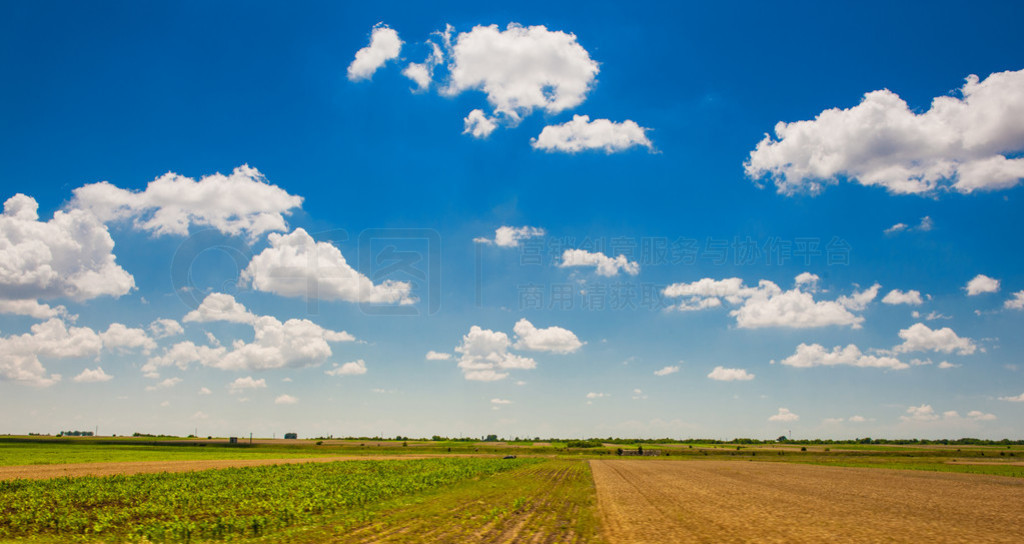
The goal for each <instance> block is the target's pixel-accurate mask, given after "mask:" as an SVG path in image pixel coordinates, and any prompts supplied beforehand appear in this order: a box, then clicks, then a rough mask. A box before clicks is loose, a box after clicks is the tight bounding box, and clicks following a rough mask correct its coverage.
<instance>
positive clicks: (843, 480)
mask: <svg viewBox="0 0 1024 544" xmlns="http://www.w3.org/2000/svg"><path fill="white" fill-rule="evenodd" d="M590 464H591V469H592V470H593V474H594V482H595V484H596V485H597V500H598V508H599V510H600V513H601V519H602V524H603V526H604V530H605V536H606V538H607V539H608V541H609V542H612V543H619V542H623V543H626V542H628V543H640V542H659V543H660V542H716V543H717V542H780V543H781V542H786V543H794V542H972V543H983V542H1020V538H1021V536H1020V535H1022V534H1024V508H1021V505H1022V504H1024V480H1019V479H1013V478H1007V477H1001V476H984V475H975V474H953V473H942V472H923V471H920V472H919V471H902V470H882V469H862V468H845V467H822V466H812V465H797V464H788V463H785V464H784V463H757V462H737V461H733V462H730V461H704V462H692V461H657V460H610V461H603V460H602V461H591V462H590Z"/></svg>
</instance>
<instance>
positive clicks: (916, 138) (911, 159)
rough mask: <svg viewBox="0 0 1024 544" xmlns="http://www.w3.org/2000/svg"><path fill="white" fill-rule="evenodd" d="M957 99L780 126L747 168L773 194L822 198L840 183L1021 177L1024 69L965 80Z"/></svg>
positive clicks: (1003, 185) (953, 186) (937, 183)
mask: <svg viewBox="0 0 1024 544" xmlns="http://www.w3.org/2000/svg"><path fill="white" fill-rule="evenodd" d="M960 94H961V97H955V96H939V97H937V98H935V99H934V100H933V101H932V105H931V108H930V109H929V110H928V111H926V112H924V113H915V112H914V111H913V110H912V109H911V108H910V107H909V106H908V105H907V103H906V102H904V101H903V99H901V98H900V97H899V96H898V95H897V94H896V93H894V92H892V91H889V90H879V91H873V92H870V93H867V94H866V95H864V98H863V100H862V101H861V103H860V104H858V105H857V106H854V107H852V108H849V109H838V108H833V109H829V110H825V111H823V112H821V113H820V114H818V116H817V117H815V119H814V120H810V121H796V122H792V123H785V122H780V123H778V124H777V125H776V126H775V138H772V137H771V136H767V135H766V136H765V138H764V139H763V140H761V142H759V143H758V144H757V147H756V148H755V149H754V150H753V151H752V152H751V153H750V157H749V159H748V160H747V162H746V163H745V164H744V167H745V169H746V173H747V175H748V176H750V177H751V178H754V179H761V178H763V177H766V176H768V177H770V178H771V179H772V181H773V182H774V183H775V186H776V188H777V189H778V192H779V193H782V194H793V193H797V192H810V193H817V192H820V191H821V190H822V189H823V188H824V186H825V185H826V184H834V183H837V182H838V181H839V180H841V179H846V180H850V181H855V182H857V183H860V184H862V185H876V186H880V187H884V188H886V189H887V190H888V191H889V192H890V193H897V194H927V193H933V192H935V191H937V190H940V189H941V190H954V191H958V192H961V193H971V192H974V191H985V190H999V189H1007V188H1010V187H1013V186H1015V185H1017V184H1018V183H1019V182H1020V180H1021V178H1024V158H1020V157H1019V153H1020V152H1021V151H1024V125H1022V124H1021V123H1019V122H1018V120H1019V119H1021V118H1024V70H1021V71H1016V72H1013V71H1007V72H1000V73H994V74H991V75H989V76H988V77H987V78H985V79H984V80H981V79H979V78H978V77H977V76H975V75H971V76H968V77H967V80H966V83H965V84H964V86H963V88H962V89H960Z"/></svg>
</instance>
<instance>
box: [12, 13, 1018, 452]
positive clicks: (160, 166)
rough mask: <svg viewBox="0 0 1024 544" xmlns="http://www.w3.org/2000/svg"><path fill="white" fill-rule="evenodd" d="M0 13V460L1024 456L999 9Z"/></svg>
mask: <svg viewBox="0 0 1024 544" xmlns="http://www.w3.org/2000/svg"><path fill="white" fill-rule="evenodd" d="M7 11H8V12H9V13H8V15H9V16H5V18H4V21H3V22H0V69H2V73H3V77H2V79H0V81H2V84H0V126H2V127H3V130H0V183H2V184H3V199H4V200H5V201H6V202H7V204H6V205H5V212H4V216H3V219H2V221H0V253H2V254H3V257H2V261H3V264H0V312H2V313H0V399H2V400H0V406H2V408H3V410H0V432H10V433H26V432H58V431H61V430H70V429H82V430H88V429H93V428H95V427H97V426H98V427H99V430H100V432H101V434H110V433H117V434H124V433H131V432H136V431H138V432H152V433H158V432H160V433H173V434H188V433H191V432H193V431H194V430H196V429H198V432H199V433H200V434H201V435H207V434H214V435H227V434H240V433H241V434H244V433H247V432H254V433H256V434H257V435H267V436H270V435H272V434H276V435H281V434H282V433H284V432H289V431H296V432H299V433H300V435H303V436H316V435H327V434H333V435H335V436H338V435H377V434H381V435H398V434H401V435H413V436H420V435H424V436H429V435H432V434H443V435H452V436H457V435H460V434H462V435H467V436H472V435H481V434H490V433H498V434H500V435H502V436H510V437H511V436H611V435H615V436H642V437H649V436H657V437H661V436H672V437H688V436H692V437H714V438H731V437H738V436H750V437H757V438H773V437H776V436H779V435H780V434H789V433H790V432H792V434H793V436H794V437H831V438H852V437H862V436H874V437H908V436H917V437H960V436H975V437H985V438H1003V437H1011V438H1019V437H1020V429H1021V428H1022V424H1024V361H1022V360H1021V354H1022V353H1024V343H1022V341H1021V339H1020V335H1019V334H1018V331H1019V330H1020V328H1021V325H1022V324H1024V311H1022V310H1021V309H1020V308H1021V307H1022V306H1024V295H1019V296H1018V295H1017V293H1020V292H1022V291H1024V274H1021V272H1020V270H1021V264H1022V260H1024V259H1022V257H1021V253H1020V251H1019V248H1018V245H1019V244H1017V241H1016V236H1015V234H1016V233H1018V232H1020V231H1021V229H1022V226H1024V225H1022V221H1024V220H1022V219H1021V217H1022V214H1021V213H1020V212H1021V211H1022V208H1021V203H1020V199H1021V198H1022V193H1021V190H1022V189H1021V188H1020V186H1019V184H1020V180H1021V178H1022V177H1024V159H1022V153H1024V130H1022V129H1021V128H1020V127H1022V126H1024V65H1022V63H1021V58H1020V54H1019V52H1020V51H1021V50H1024V43H1022V42H1024V38H1021V37H1020V33H1019V30H1018V26H1019V25H1018V24H1017V23H1016V22H1017V21H1019V20H1020V19H1021V16H1022V15H1024V13H1022V8H1021V7H1020V6H1019V5H1018V4H1016V3H1013V2H987V3H981V4H972V5H971V6H970V7H964V6H963V5H962V4H955V3H951V2H950V3H944V2H939V3H934V2H931V3H927V4H924V3H921V4H909V3H908V4H901V5H896V6H894V5H891V4H887V3H865V2H857V3H841V4H836V5H830V6H823V5H821V4H820V3H806V4H801V3H795V4H792V5H788V6H783V7H778V6H775V7H773V6H766V5H764V4H763V3H753V2H750V3H744V2H740V3H735V4H729V5H724V6H711V5H700V4H692V5H683V4H680V3H676V2H666V3H657V2H653V3H631V4H628V5H623V4H621V3H613V2H608V3H599V2H598V3H595V2H588V3H586V4H571V3H563V4H557V5H552V4H551V3H520V4H517V6H516V7H515V8H493V7H486V6H480V5H477V4H476V3H446V4H444V5H440V4H438V5H431V6H426V5H401V4H395V5H391V6H387V7H363V6H356V5H351V4H347V3H309V4H306V5H304V6H303V8H302V9H301V10H296V9H294V8H292V9H289V8H287V7H285V6H283V5H275V4H264V3H219V4H217V5H215V6H210V5H206V4H204V3H166V4H159V3H147V4H137V3H128V2H126V3H114V2H110V3H104V4H101V5H81V4H77V3H70V2H53V3H46V2H42V3H32V4H24V5H13V6H9V8H8V10H7ZM449 25H450V26H449ZM492 25H493V27H492ZM435 47H436V49H435ZM435 51H436V53H435ZM412 65H415V66H418V70H419V72H415V71H414V70H412V69H410V66H412ZM407 74H413V75H418V76H420V79H419V80H417V79H416V78H414V77H410V76H409V75H407ZM972 76H973V77H972ZM421 83H422V84H425V85H421ZM578 116H586V117H578ZM779 123H784V124H782V125H778V126H777V124H779ZM168 173H173V174H168ZM103 182H106V183H103ZM18 195H21V196H18ZM33 210H36V211H35V212H33ZM798 277H799V280H798V279H797V278H798ZM875 285H877V286H878V287H874V286H875ZM168 320H171V321H173V323H171V322H170V321H168ZM343 332H344V334H342V333H343ZM429 352H433V353H434V354H435V355H433V356H431V357H428V353H429ZM943 363H945V364H943ZM719 367H720V368H719ZM100 369H102V371H101V370H100Z"/></svg>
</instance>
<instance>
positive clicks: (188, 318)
mask: <svg viewBox="0 0 1024 544" xmlns="http://www.w3.org/2000/svg"><path fill="white" fill-rule="evenodd" d="M255 319H256V316H254V315H253V314H251V313H249V310H246V309H245V306H243V305H242V304H241V303H239V302H238V301H236V300H235V297H233V296H231V295H228V294H226V293H210V294H209V295H206V298H204V299H203V302H202V303H200V304H199V307H198V308H196V309H195V310H192V311H191V312H189V313H187V314H185V317H184V319H182V321H184V322H186V323H191V322H197V323H207V322H210V321H228V322H231V323H252V322H253V321H254V320H255Z"/></svg>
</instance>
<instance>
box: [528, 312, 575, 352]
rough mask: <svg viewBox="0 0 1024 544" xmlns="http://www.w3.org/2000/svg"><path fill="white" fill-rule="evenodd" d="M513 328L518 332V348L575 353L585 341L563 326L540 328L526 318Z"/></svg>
mask: <svg viewBox="0 0 1024 544" xmlns="http://www.w3.org/2000/svg"><path fill="white" fill-rule="evenodd" d="M512 330H513V331H514V332H515V333H516V343H515V346H514V347H515V348H516V349H521V350H527V351H550V352H553V353H573V352H574V351H576V350H578V349H580V348H581V347H583V342H580V339H579V338H577V337H576V334H575V333H573V332H572V331H570V330H569V329H563V328H562V327H554V326H552V327H548V328H546V329H538V328H537V327H535V326H533V323H530V322H529V321H527V320H526V319H520V320H519V321H517V322H516V324H515V326H514V327H513V328H512Z"/></svg>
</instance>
